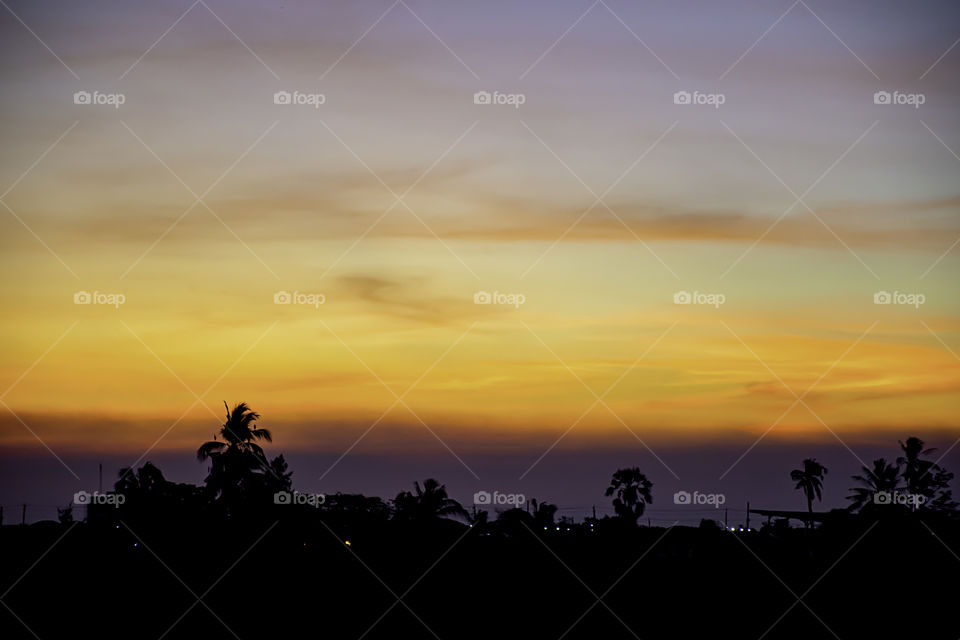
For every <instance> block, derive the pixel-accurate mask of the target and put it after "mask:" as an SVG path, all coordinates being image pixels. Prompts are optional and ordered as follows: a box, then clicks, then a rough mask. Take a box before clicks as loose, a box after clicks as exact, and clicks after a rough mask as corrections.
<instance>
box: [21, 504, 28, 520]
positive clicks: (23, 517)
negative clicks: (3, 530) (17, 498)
mask: <svg viewBox="0 0 960 640" xmlns="http://www.w3.org/2000/svg"><path fill="white" fill-rule="evenodd" d="M20 524H27V504H26V503H24V504H23V511H22V512H21V514H20Z"/></svg>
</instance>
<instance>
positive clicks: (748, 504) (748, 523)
mask: <svg viewBox="0 0 960 640" xmlns="http://www.w3.org/2000/svg"><path fill="white" fill-rule="evenodd" d="M747 531H750V501H749V500H747Z"/></svg>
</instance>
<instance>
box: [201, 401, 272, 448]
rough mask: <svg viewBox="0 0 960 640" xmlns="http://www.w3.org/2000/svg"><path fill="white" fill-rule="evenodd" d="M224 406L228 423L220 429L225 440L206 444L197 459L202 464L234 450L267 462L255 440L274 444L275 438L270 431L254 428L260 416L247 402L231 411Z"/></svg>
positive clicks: (214, 437) (202, 446) (214, 440)
mask: <svg viewBox="0 0 960 640" xmlns="http://www.w3.org/2000/svg"><path fill="white" fill-rule="evenodd" d="M223 406H224V407H226V408H227V421H226V422H224V423H223V426H222V427H220V437H222V438H223V440H217V436H216V435H214V436H213V440H211V441H209V442H204V443H203V444H202V445H200V448H199V449H197V459H199V460H200V461H201V462H203V461H204V460H206V459H207V458H210V457H212V456H214V455H216V454H218V453H225V452H226V451H228V450H234V451H238V452H242V453H252V454H254V455H256V456H257V457H258V458H260V459H262V460H264V462H265V461H266V458H265V456H264V455H263V449H261V448H260V445H258V444H257V443H256V442H254V441H255V440H266V441H267V442H273V436H272V435H270V430H269V429H260V428H256V427H254V423H255V422H256V421H257V420H259V419H260V414H259V413H257V412H256V411H253V410H252V409H251V408H250V407H248V406H247V403H246V402H241V403H240V404H238V405H236V406H235V407H234V408H233V411H231V410H230V407H229V406H228V405H227V403H226V402H224V403H223Z"/></svg>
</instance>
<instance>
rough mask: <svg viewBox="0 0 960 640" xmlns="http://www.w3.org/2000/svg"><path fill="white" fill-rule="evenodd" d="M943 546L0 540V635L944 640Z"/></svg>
mask: <svg viewBox="0 0 960 640" xmlns="http://www.w3.org/2000/svg"><path fill="white" fill-rule="evenodd" d="M283 516H286V514H283ZM598 528H602V527H598ZM347 540H349V542H350V544H349V545H347V544H346V541H347ZM51 545H53V547H52V549H51ZM958 551H960V531H958V527H957V525H956V523H951V522H948V521H931V520H926V521H921V520H918V519H916V518H913V517H897V518H889V519H881V520H866V519H859V518H851V519H849V520H847V521H844V522H840V523H832V524H831V523H828V524H826V525H824V526H823V527H821V528H820V529H818V530H817V531H814V532H811V533H808V532H806V531H803V530H801V529H792V530H781V531H778V532H774V531H772V530H767V531H761V532H749V533H739V532H738V533H732V532H729V531H723V530H719V529H716V528H701V529H696V528H688V527H674V528H672V529H663V528H644V527H641V528H639V529H632V530H630V529H622V530H621V529H614V528H607V529H606V530H602V531H601V530H597V531H592V532H591V531H590V530H589V529H588V528H584V527H580V528H577V529H575V530H569V531H560V532H557V531H543V530H540V531H534V530H533V529H532V528H530V527H529V526H528V525H527V524H526V523H523V522H521V523H517V526H516V528H515V529H513V530H503V529H500V530H497V531H493V532H491V531H489V530H484V529H483V528H481V527H475V528H473V529H471V528H467V527H465V526H464V525H461V524H459V523H455V522H452V521H437V522H434V523H433V524H430V525H426V526H425V525H413V524H400V523H382V524H379V525H378V526H369V527H366V528H364V527H357V526H350V525H346V524H344V523H342V522H337V521H336V520H335V519H329V518H324V519H320V518H317V517H309V518H288V517H281V518H280V519H279V520H278V519H277V518H276V517H273V516H271V517H264V515H260V516H259V517H257V518H252V519H249V520H246V521H243V522H236V521H234V522H232V523H231V524H229V525H228V524H224V523H223V522H222V521H221V522H220V523H219V524H218V523H216V522H213V521H207V522H203V523H201V524H194V525H186V524H162V523H158V522H156V521H149V520H140V521H131V522H127V521H115V520H114V521H108V520H104V521H101V522H99V523H92V524H91V523H75V524H57V523H52V522H50V523H39V524H37V525H32V526H25V527H21V526H5V527H2V528H0V554H2V555H0V590H2V591H3V592H5V595H3V596H2V598H0V599H2V604H5V605H6V607H3V606H0V629H2V631H0V637H3V638H6V639H13V638H40V639H41V640H47V639H53V638H77V637H89V638H123V639H141V638H148V639H149V638H154V639H156V638H170V639H173V638H190V639H195V638H203V639H206V638H241V639H243V640H247V639H248V638H352V639H358V638H370V639H373V638H390V639H391V640H396V639H398V638H402V639H406V638H440V639H442V640H447V639H459V638H545V639H552V640H557V639H559V638H591V639H595V638H638V637H639V638H643V639H644V640H647V639H654V638H742V639H747V640H750V639H757V638H761V637H763V638H841V639H843V640H847V639H857V638H868V637H872V638H950V639H951V640H956V638H958V637H960V616H958V615H957V611H956V606H957V602H958V596H960V587H958V578H960V558H958V557H957V553H958ZM798 599H799V600H798ZM28 628H29V629H28ZM34 634H35V635H34Z"/></svg>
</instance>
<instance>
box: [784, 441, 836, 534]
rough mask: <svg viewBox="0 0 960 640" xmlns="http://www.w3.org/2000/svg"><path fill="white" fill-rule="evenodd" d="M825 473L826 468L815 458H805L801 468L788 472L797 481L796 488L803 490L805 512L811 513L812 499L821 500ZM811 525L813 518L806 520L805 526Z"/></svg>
mask: <svg viewBox="0 0 960 640" xmlns="http://www.w3.org/2000/svg"><path fill="white" fill-rule="evenodd" d="M826 473H827V468H826V467H825V466H823V465H822V464H820V463H819V462H817V461H816V459H815V458H807V459H806V460H804V461H803V468H802V469H794V470H793V471H791V472H790V479H791V480H793V481H794V482H796V483H797V486H796V487H795V488H796V489H801V490H803V494H804V495H805V496H806V498H807V512H808V513H810V514H813V499H814V498H816V499H817V500H823V497H822V495H821V489H822V488H823V476H824V475H825V474H826ZM811 526H813V520H812V519H808V520H807V528H809V527H811Z"/></svg>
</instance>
